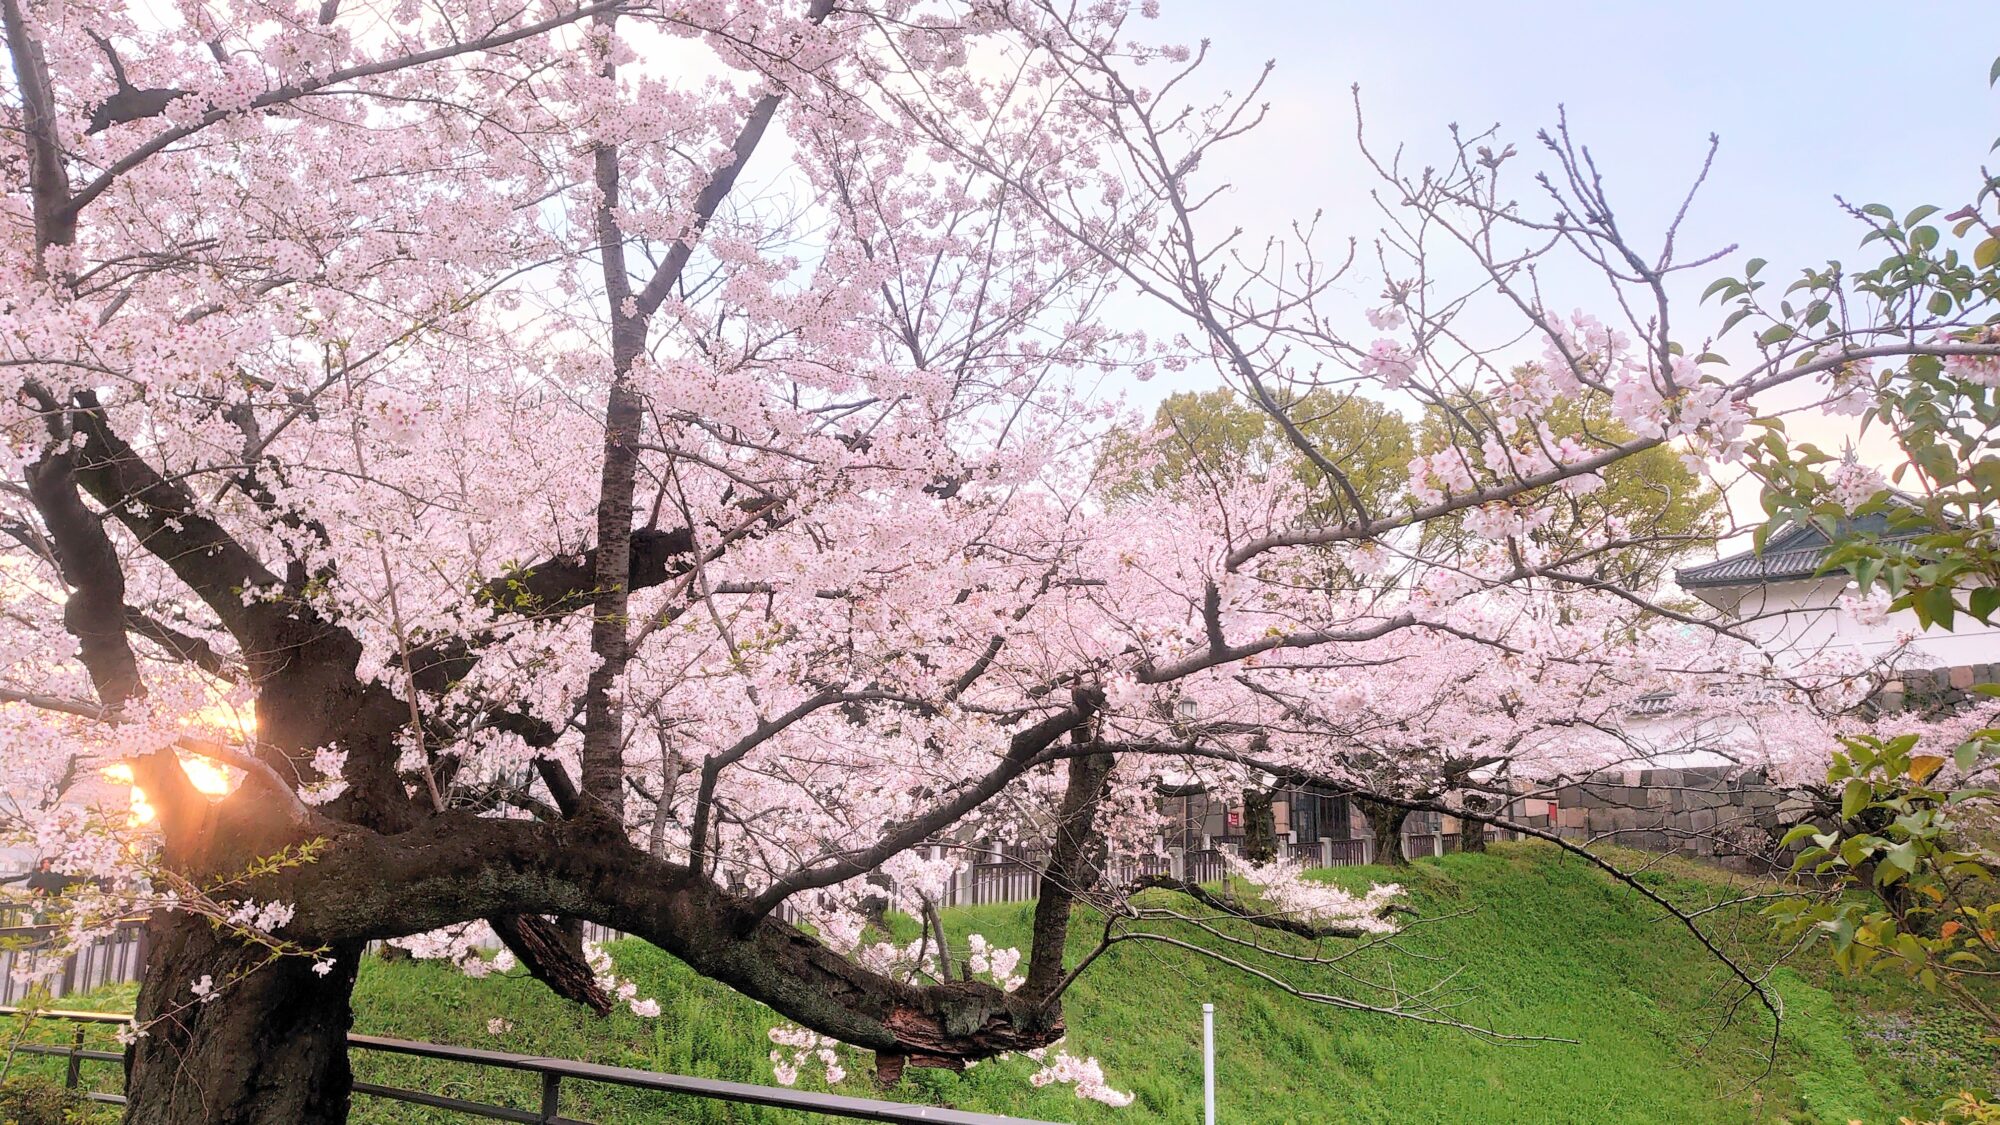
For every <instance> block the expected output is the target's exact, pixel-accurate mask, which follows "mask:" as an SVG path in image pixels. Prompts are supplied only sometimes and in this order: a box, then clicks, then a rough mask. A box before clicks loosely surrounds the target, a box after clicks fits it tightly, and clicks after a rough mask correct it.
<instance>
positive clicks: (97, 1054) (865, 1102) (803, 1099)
mask: <svg viewBox="0 0 2000 1125" xmlns="http://www.w3.org/2000/svg"><path fill="white" fill-rule="evenodd" d="M19 1015H30V1016H31V1017H32V1018H34V1019H53V1020H66V1021H70V1022H74V1023H75V1024H76V1025H77V1027H76V1034H75V1035H74V1036H73V1037H72V1038H71V1040H70V1042H69V1043H68V1044H67V1045H65V1046H56V1045H54V1044H50V1043H23V1044H20V1046H19V1047H18V1048H17V1050H19V1051H20V1052H21V1053H22V1054H29V1055H43V1056H52V1057H55V1058H61V1059H66V1060H67V1061H68V1067H67V1070H66V1072H65V1077H64V1080H63V1085H64V1087H65V1088H67V1089H71V1090H76V1089H78V1088H79V1086H80V1084H81V1082H82V1068H83V1064H84V1063H86V1062H113V1063H120V1064H122V1063H123V1062H124V1061H125V1056H124V1054H123V1053H122V1052H116V1051H98V1050H90V1049H87V1048H85V1046H84V1030H85V1028H86V1026H87V1025H89V1024H93V1023H98V1024H124V1023H129V1022H130V1021H131V1018H132V1017H130V1016H128V1015H118V1014H115V1013H110V1012H68V1011H42V1012H28V1011H25V1010H24V1009H21V1008H13V1007H0V1016H19ZM347 1047H348V1049H349V1050H350V1051H353V1050H360V1051H381V1052H385V1053H389V1054H398V1055H410V1056H414V1057H416V1058H421V1059H437V1060H442V1061H445V1062H456V1063H464V1064H465V1065H467V1066H479V1067H487V1068H493V1069H501V1070H513V1071H520V1072H523V1073H527V1074H533V1075H536V1076H537V1077H538V1078H539V1079H540V1091H541V1096H540V1106H539V1107H538V1108H536V1109H532V1110H529V1109H515V1108H514V1107H512V1106H504V1105H493V1104H491V1103H489V1102H474V1101H467V1100H465V1099H463V1098H453V1097H448V1096H446V1095H443V1094H433V1093H430V1092H428V1091H424V1090H406V1089H403V1088H402V1087H399V1086H385V1085H382V1084H380V1083H376V1082H356V1083H354V1092H355V1093H357V1094H362V1095H366V1096H368V1097H375V1098H387V1099H390V1100H392V1101H399V1102H408V1103H410V1104H412V1105H421V1106H428V1107H430V1108H431V1109H442V1110H449V1111H451V1112H454V1113H463V1114H466V1115H467V1116H470V1117H480V1118H485V1119H486V1120H489V1121H518V1122H523V1123H525V1125H591V1123H590V1122H587V1121H581V1120H578V1119H576V1118H571V1117H564V1116H562V1113H561V1104H562V1089H563V1086H562V1084H563V1082H564V1081H565V1080H568V1081H572V1082H594V1083H599V1084H602V1085H607V1086H624V1087H627V1088H629V1089H635V1090H651V1091H654V1092H656V1093H662V1094H679V1095H682V1096H685V1097H692V1098H707V1099H709V1100H711V1101H722V1102H730V1103H733V1104H736V1105H755V1106H765V1107H767V1108H772V1109H790V1110H797V1111H799V1112H801V1113H816V1114H820V1115H822V1116H825V1117H840V1118H845V1119H847V1120H850V1121H890V1122H926V1123H932V1125H1057V1123H1055V1122H1049V1121H1037V1120H1034V1119H1032V1118H1026V1117H1001V1116H998V1115H995V1114H990V1113H972V1112H968V1111H966V1110H961V1109H947V1108H945V1107H943V1106H934V1105H906V1104H903V1103H901V1102H884V1101H876V1100H874V1099H872V1098H853V1097H848V1096H846V1095H844V1094H820V1093H814V1092H812V1091H810V1090H790V1089H786V1088H784V1087H781V1086H758V1085H754V1084H752V1083H748V1082H725V1081H722V1080H721V1079H717V1078H695V1077H691V1076H689V1075H685V1074H662V1073H659V1072H658V1071H652V1070H635V1069H633V1068H631V1067H624V1066H602V1065H599V1064H597V1063H587V1062H577V1061H576V1060H574V1059H551V1058H543V1057H541V1056H538V1055H515V1054H508V1053H507V1052H504V1051H486V1050H481V1049H479V1048H476V1047H456V1046H452V1045H450V1044H447V1043H416V1042H412V1041H410V1040H407V1039H389V1038H385V1037H383V1036H379V1035H354V1034H349V1035H348V1037H347ZM83 1093H84V1096H85V1097H88V1098H89V1099H91V1100H92V1101H98V1102H108V1103H110V1104H112V1105H123V1104H125V1098H124V1096H123V1095H120V1094H111V1093H105V1092H103V1091H98V1090H90V1091H84V1092H83Z"/></svg>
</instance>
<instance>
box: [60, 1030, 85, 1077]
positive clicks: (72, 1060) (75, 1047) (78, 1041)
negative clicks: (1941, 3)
mask: <svg viewBox="0 0 2000 1125" xmlns="http://www.w3.org/2000/svg"><path fill="white" fill-rule="evenodd" d="M81 1050H83V1025H82V1024H77V1025H76V1035H75V1036H74V1037H73V1038H71V1039H70V1041H69V1072H68V1073H67V1074H65V1075H63V1089H65V1090H74V1089H76V1084H77V1083H78V1082H81V1081H82V1080H83V1059H81V1058H80V1057H78V1055H77V1052H78V1051H81Z"/></svg>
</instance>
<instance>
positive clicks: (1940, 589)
mask: <svg viewBox="0 0 2000 1125" xmlns="http://www.w3.org/2000/svg"><path fill="white" fill-rule="evenodd" d="M1916 610H1917V617H1918V618H1919V619H1921V620H1923V621H1924V622H1925V623H1926V624H1936V625H1937V627H1938V628H1940V629H1943V630H1944V631H1945V632H1947V633H1949V632H1951V619H1952V616H1953V615H1954V614H1955V613H1956V612H1957V611H1958V607H1957V606H1956V605H1955V604H1953V602H1952V600H1951V587H1949V586H1927V587H1925V588H1924V591H1923V592H1922V593H1920V594H1918V595H1917V602H1916Z"/></svg>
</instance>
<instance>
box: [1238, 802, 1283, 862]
mask: <svg viewBox="0 0 2000 1125" xmlns="http://www.w3.org/2000/svg"><path fill="white" fill-rule="evenodd" d="M1243 858H1244V859H1247V860H1249V861H1250V862H1251V863H1253V864H1256V865H1257V866H1259V867H1261V866H1263V865H1264V864H1267V863H1269V862H1271V861H1272V860H1274V859H1276V858H1278V814H1277V812H1276V810H1274V809H1273V808H1272V799H1271V791H1270V790H1269V789H1245V790H1244V791H1243Z"/></svg>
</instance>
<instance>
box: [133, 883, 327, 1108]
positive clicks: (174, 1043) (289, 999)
mask: <svg viewBox="0 0 2000 1125" xmlns="http://www.w3.org/2000/svg"><path fill="white" fill-rule="evenodd" d="M148 933H149V936H150V938H151V953H150V955H149V957H148V959H147V964H146V974H145V979H144V981H143V982H142V983H141V985H140V989H139V1005H138V1019H139V1022H140V1024H141V1026H142V1028H143V1029H144V1035H143V1036H142V1037H141V1038H139V1040H138V1041H137V1042H136V1043H134V1044H133V1045H132V1046H131V1047H130V1048H128V1049H127V1050H126V1053H125V1090H126V1096H127V1097H128V1098H129V1099H130V1100H129V1102H128V1103H127V1105H126V1109H125V1121H126V1122H127V1125H344V1123H345V1122H346V1120H347V1109H348V1101H349V1098H350V1096H351V1094H352V1090H353V1084H354V1076H353V1073H352V1072H351V1071H350V1070H349V1069H348V1064H347V1031H348V1027H349V1026H350V1025H351V1024H352V1022H353V1012H352V1008H351V1005H350V1001H351V999H352V995H353V992H354V972H355V968H356V965H357V963H358V961H359V959H360V955H361V946H359V945H349V946H346V947H343V948H340V949H336V950H334V951H333V957H334V965H335V967H334V969H333V971H332V972H331V973H328V974H327V975H325V976H320V975H318V974H316V973H314V972H313V968H312V966H313V963H314V962H313V960H312V959H311V958H306V957H281V958H277V959H275V960H273V959H271V956H270V953H269V951H268V950H265V949H262V948H258V947H253V946H246V945H243V944H241V943H239V942H236V941H234V940H232V939H231V938H229V937H227V936H225V935H224V934H222V933H219V932H218V931H217V930H216V929H215V927H214V926H212V925H211V924H210V923H209V922H208V921H207V920H205V919H202V918H195V917H190V916H188V915H184V914H161V915H159V916H157V917H156V918H155V919H154V921H153V922H151V923H149V931H148ZM204 977H207V978H208V979H209V981H210V983H211V985H212V986H213V988H214V992H215V999H213V1000H212V1001H209V1002H207V1003H204V1002H202V1001H201V1000H200V999H199V998H197V997H196V996H195V994H194V993H193V991H192V989H193V986H195V985H196V984H197V983H199V982H200V981H201V980H202V978H204Z"/></svg>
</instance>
